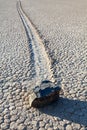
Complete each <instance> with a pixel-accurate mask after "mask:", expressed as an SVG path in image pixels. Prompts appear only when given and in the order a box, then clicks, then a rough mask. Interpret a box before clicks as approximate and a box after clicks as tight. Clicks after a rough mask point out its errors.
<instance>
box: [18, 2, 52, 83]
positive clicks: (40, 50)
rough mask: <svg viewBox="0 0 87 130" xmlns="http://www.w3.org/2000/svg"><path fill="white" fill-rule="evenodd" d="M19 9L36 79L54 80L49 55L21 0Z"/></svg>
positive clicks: (39, 80) (37, 80)
mask: <svg viewBox="0 0 87 130" xmlns="http://www.w3.org/2000/svg"><path fill="white" fill-rule="evenodd" d="M17 10H18V13H19V15H20V17H21V20H22V22H23V25H24V27H25V30H26V34H27V37H28V41H29V47H30V50H31V63H33V66H34V69H35V75H34V79H35V81H36V82H37V83H39V82H41V81H42V80H51V81H53V82H54V78H53V73H52V71H51V69H50V67H51V64H50V60H49V58H48V56H47V53H46V51H45V48H44V45H43V43H42V41H41V39H40V37H39V35H38V34H37V31H36V30H35V28H34V27H33V25H32V23H31V22H30V20H29V18H28V17H27V15H26V14H25V12H24V11H23V9H22V6H21V2H20V1H18V2H17Z"/></svg>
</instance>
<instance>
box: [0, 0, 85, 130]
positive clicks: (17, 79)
mask: <svg viewBox="0 0 87 130" xmlns="http://www.w3.org/2000/svg"><path fill="white" fill-rule="evenodd" d="M49 3H50V4H49ZM78 3H79V4H78ZM86 4H87V1H86V0H84V2H83V1H82V0H74V1H71V0H66V2H65V1H64V0H62V1H61V2H60V1H59V0H55V2H54V1H52V0H37V1H34V0H29V1H28V0H26V1H22V7H23V9H24V11H25V12H26V13H27V15H29V17H30V19H31V20H32V22H33V23H34V24H35V26H36V28H37V29H38V32H40V36H41V37H42V39H43V41H44V45H45V47H46V51H47V52H48V55H49V58H50V57H51V58H52V60H51V62H52V69H53V72H54V76H55V79H56V80H57V81H58V83H59V82H60V83H61V87H62V88H63V90H64V95H61V97H60V99H59V101H58V102H56V103H54V104H52V105H50V106H47V107H45V108H42V109H40V110H37V109H34V108H29V103H28V99H27V96H28V93H27V91H29V89H30V88H31V87H32V86H33V83H32V80H33V75H34V71H33V70H34V68H33V63H32V64H31V50H30V48H29V44H28V43H29V41H28V39H27V35H26V33H25V29H24V27H23V24H22V22H21V19H20V17H19V15H18V12H17V8H16V1H12V0H8V1H5V0H3V1H2V0H0V129H1V130H13V129H16V130H26V129H27V130H87V73H86V72H87V22H86V21H87V20H86V19H87V8H86ZM47 41H48V42H47ZM25 97H26V98H25Z"/></svg>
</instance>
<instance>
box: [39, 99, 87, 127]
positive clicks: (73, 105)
mask: <svg viewBox="0 0 87 130" xmlns="http://www.w3.org/2000/svg"><path fill="white" fill-rule="evenodd" d="M40 111H41V112H43V113H45V114H48V115H51V116H55V117H59V118H61V119H62V120H63V119H66V120H69V121H72V122H74V123H78V124H81V125H84V126H87V102H86V101H80V100H71V99H68V98H62V97H60V98H59V100H58V101H57V102H55V103H53V104H50V105H49V106H46V107H44V108H40Z"/></svg>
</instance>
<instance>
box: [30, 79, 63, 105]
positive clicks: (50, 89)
mask: <svg viewBox="0 0 87 130" xmlns="http://www.w3.org/2000/svg"><path fill="white" fill-rule="evenodd" d="M60 90H61V89H60V87H58V86H56V85H55V84H54V83H52V82H51V81H48V80H47V81H43V82H42V83H41V84H40V86H36V87H35V88H34V89H33V90H32V91H31V93H30V94H29V104H30V106H31V107H43V106H45V105H48V104H49V103H51V102H54V101H55V100H57V99H58V97H59V92H60Z"/></svg>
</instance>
